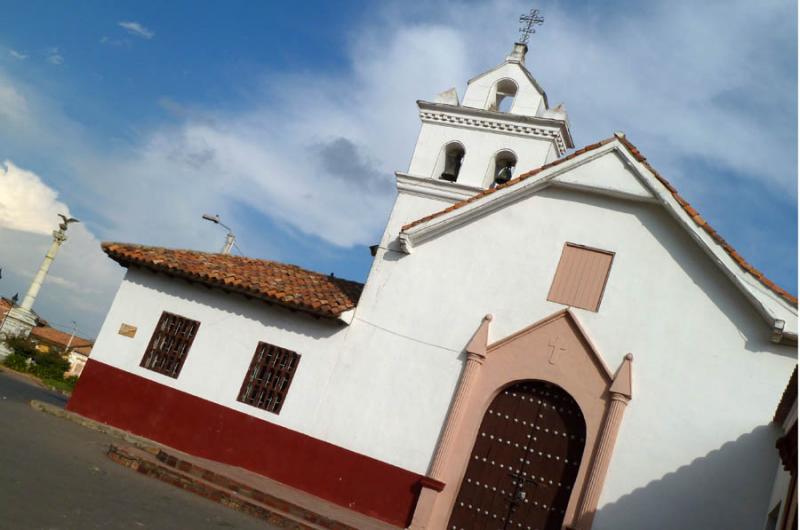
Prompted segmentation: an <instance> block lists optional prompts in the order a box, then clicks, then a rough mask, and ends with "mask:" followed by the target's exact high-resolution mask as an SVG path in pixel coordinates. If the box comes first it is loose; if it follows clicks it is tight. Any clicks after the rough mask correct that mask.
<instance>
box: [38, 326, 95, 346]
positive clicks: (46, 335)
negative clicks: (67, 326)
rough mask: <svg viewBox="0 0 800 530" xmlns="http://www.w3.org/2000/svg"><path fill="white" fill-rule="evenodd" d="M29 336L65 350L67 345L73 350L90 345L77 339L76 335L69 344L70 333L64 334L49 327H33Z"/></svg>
mask: <svg viewBox="0 0 800 530" xmlns="http://www.w3.org/2000/svg"><path fill="white" fill-rule="evenodd" d="M31 336H32V337H34V338H35V339H39V340H43V341H45V342H49V343H51V344H54V345H56V346H60V347H61V348H66V346H67V344H69V345H70V347H73V348H78V347H84V346H91V345H92V341H90V340H88V339H84V338H82V337H78V336H77V335H76V336H75V337H73V338H72V342H70V340H69V338H70V336H72V334H71V333H66V332H64V331H60V330H57V329H55V328H51V327H49V326H36V327H34V328H33V329H31Z"/></svg>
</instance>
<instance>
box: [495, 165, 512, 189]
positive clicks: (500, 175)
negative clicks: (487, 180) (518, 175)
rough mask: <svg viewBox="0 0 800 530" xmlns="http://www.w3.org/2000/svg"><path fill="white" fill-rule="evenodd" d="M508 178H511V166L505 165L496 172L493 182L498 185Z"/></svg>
mask: <svg viewBox="0 0 800 530" xmlns="http://www.w3.org/2000/svg"><path fill="white" fill-rule="evenodd" d="M509 180H511V166H506V167H504V168H502V169H501V170H500V171H498V172H497V176H496V177H495V178H494V183H495V184H496V185H498V186H499V185H500V184H505V183H506V182H508V181H509Z"/></svg>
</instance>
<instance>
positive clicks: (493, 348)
mask: <svg viewBox="0 0 800 530" xmlns="http://www.w3.org/2000/svg"><path fill="white" fill-rule="evenodd" d="M491 319H492V317H491V315H487V316H486V317H485V318H484V320H483V322H481V325H480V326H479V327H478V330H477V331H476V332H475V335H474V336H473V338H472V340H471V341H470V343H469V344H468V345H467V348H466V353H467V361H466V365H465V367H464V371H463V372H462V374H461V378H460V380H459V384H458V388H457V389H456V393H455V396H454V398H453V403H452V405H451V407H450V413H449V414H448V417H447V420H446V422H445V425H444V428H443V430H442V436H441V438H440V440H439V445H438V446H437V448H436V453H435V454H434V457H433V461H432V463H431V468H430V472H429V477H430V478H431V479H433V481H432V484H434V485H436V487H425V486H424V485H423V487H422V491H421V492H420V496H419V500H418V501H417V506H416V509H415V512H414V518H413V521H412V524H411V527H410V528H412V529H415V530H420V529H431V530H432V529H441V528H445V527H446V525H447V522H448V520H449V518H450V514H451V512H452V510H453V506H454V503H455V499H456V495H457V494H458V492H459V489H460V486H461V482H462V480H463V479H464V474H465V472H466V469H467V464H468V460H469V455H470V453H471V451H472V448H473V445H474V443H475V440H476V437H477V435H478V430H479V427H480V424H481V422H482V420H483V417H484V414H485V412H486V410H487V407H488V406H489V404H490V403H491V402H492V400H494V399H495V397H496V396H497V395H498V394H499V393H500V392H502V391H503V389H504V388H506V387H507V386H508V385H509V384H512V383H514V382H518V381H523V380H539V381H546V382H549V383H553V384H555V385H558V386H559V387H561V388H563V389H564V390H565V391H566V392H568V393H569V394H570V395H571V396H572V397H573V398H574V399H575V401H576V402H577V404H578V406H579V407H580V409H581V411H582V413H583V415H584V419H585V421H586V444H585V447H584V453H583V457H582V459H581V465H580V469H579V470H578V475H577V478H576V480H575V485H574V488H573V492H572V495H571V497H570V499H569V503H568V504H567V509H566V513H565V517H564V528H567V529H574V530H589V529H590V528H591V526H592V520H593V518H594V513H595V510H596V508H597V502H598V500H599V497H600V492H601V490H602V485H603V482H604V480H605V477H606V472H607V471H608V466H609V463H610V461H611V455H612V452H613V448H614V444H615V441H616V437H617V433H618V431H619V426H620V424H621V422H622V416H623V414H624V411H625V407H626V406H627V404H628V402H629V401H630V399H631V397H632V391H631V383H632V381H631V376H632V362H633V356H632V355H631V354H628V355H626V356H625V358H624V359H623V361H622V363H621V364H620V366H619V368H618V370H617V372H616V374H612V373H611V371H610V370H609V369H608V367H607V366H606V364H605V362H604V361H603V358H602V356H601V355H600V354H599V352H598V351H597V349H596V348H595V347H594V346H593V344H592V342H591V340H590V339H589V337H588V336H587V334H586V333H585V332H584V330H583V328H582V327H581V325H580V323H579V322H578V319H577V318H576V316H575V314H574V313H573V312H572V311H571V310H569V309H565V310H562V311H559V312H558V313H555V314H554V315H551V316H549V317H547V318H545V319H543V320H541V321H539V322H536V323H534V324H532V325H530V326H528V327H527V328H525V329H523V330H521V331H519V332H517V333H515V334H513V335H511V336H509V337H506V338H505V339H502V340H500V341H497V342H495V343H493V344H491V345H489V344H488V338H489V323H490V321H491ZM441 484H444V487H443V488H442V487H441Z"/></svg>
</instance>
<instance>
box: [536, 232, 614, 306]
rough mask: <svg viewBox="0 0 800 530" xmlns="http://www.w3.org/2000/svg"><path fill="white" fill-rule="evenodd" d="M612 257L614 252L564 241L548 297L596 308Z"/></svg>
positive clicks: (573, 304)
mask: <svg viewBox="0 0 800 530" xmlns="http://www.w3.org/2000/svg"><path fill="white" fill-rule="evenodd" d="M613 259H614V253H613V252H609V251H607V250H598V249H594V248H589V247H584V246H582V245H576V244H574V243H567V244H566V245H564V250H563V252H562V253H561V260H560V261H559V262H558V269H557V270H556V275H555V277H554V278H553V285H552V286H551V287H550V293H549V294H548V295H547V299H548V300H550V301H551V302H556V303H559V304H564V305H568V306H572V307H580V308H581V309H588V310H589V311H595V312H596V311H597V310H598V309H599V308H600V301H601V300H602V298H603V291H604V290H605V287H606V281H607V280H608V273H609V271H610V270H611V261H612V260H613Z"/></svg>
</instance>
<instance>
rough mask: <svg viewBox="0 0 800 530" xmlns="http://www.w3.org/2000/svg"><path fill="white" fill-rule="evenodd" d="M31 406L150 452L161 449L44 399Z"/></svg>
mask: <svg viewBox="0 0 800 530" xmlns="http://www.w3.org/2000/svg"><path fill="white" fill-rule="evenodd" d="M30 406H31V407H32V408H34V409H35V410H38V411H40V412H45V413H47V414H50V415H53V416H56V417H59V418H63V419H65V420H69V421H71V422H73V423H77V424H78V425H81V426H83V427H86V428H87V429H92V430H93V431H98V432H102V433H104V434H108V435H109V436H113V437H114V438H119V439H120V440H125V441H126V442H128V443H129V444H131V445H133V446H135V447H138V448H139V449H142V450H144V451H147V452H148V453H151V454H154V455H155V454H157V453H158V452H159V451H160V450H161V446H159V445H158V444H156V443H154V442H153V441H152V440H148V439H147V438H142V437H141V436H136V435H135V434H131V433H129V432H127V431H123V430H122V429H117V428H116V427H112V426H111V425H106V424H105V423H100V422H99V421H95V420H92V419H89V418H87V417H85V416H81V415H80V414H77V413H75V412H71V411H69V410H66V409H63V408H61V407H59V406H58V405H53V404H50V403H45V402H43V401H39V400H38V399H32V400H31V401H30Z"/></svg>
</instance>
